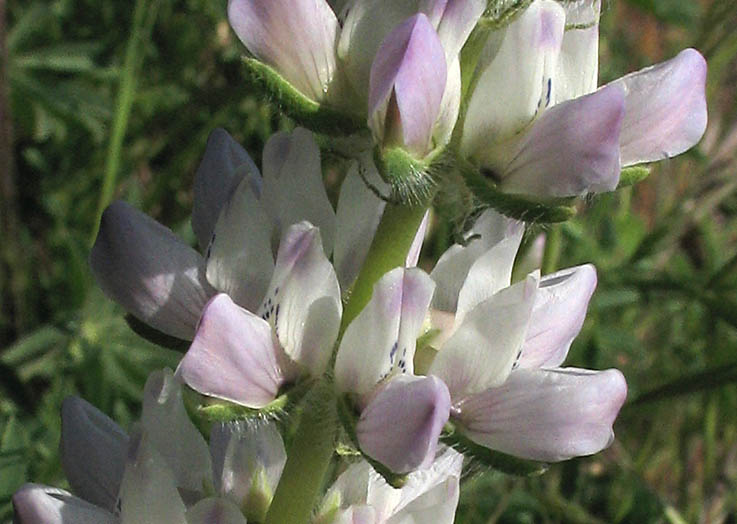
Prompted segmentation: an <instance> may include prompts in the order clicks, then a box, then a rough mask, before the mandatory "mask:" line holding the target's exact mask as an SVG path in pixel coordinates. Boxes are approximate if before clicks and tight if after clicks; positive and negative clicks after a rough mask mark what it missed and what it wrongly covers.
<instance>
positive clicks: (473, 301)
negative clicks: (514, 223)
mask: <svg viewBox="0 0 737 524" xmlns="http://www.w3.org/2000/svg"><path fill="white" fill-rule="evenodd" d="M523 232H524V230H523V228H516V230H515V231H514V232H513V233H512V234H510V236H507V237H506V238H504V239H503V240H501V241H500V242H498V243H497V244H496V245H494V246H493V247H492V248H491V249H489V250H488V251H487V252H486V253H484V254H483V255H481V256H480V257H479V258H478V259H477V260H476V261H475V262H474V263H473V265H472V266H471V269H469V270H468V276H467V277H466V281H465V282H464V283H463V287H462V288H461V291H460V293H459V294H458V309H457V310H456V317H455V327H456V328H457V327H458V326H460V325H461V324H462V323H463V319H464V318H465V317H466V313H468V312H469V311H471V310H472V309H473V308H475V307H476V306H477V305H479V304H480V303H482V302H484V301H485V300H488V299H490V298H491V297H492V296H493V295H494V294H496V293H497V292H499V291H501V290H502V289H504V288H506V287H508V286H509V285H510V284H511V282H512V266H513V265H514V259H515V257H516V256H517V250H518V249H519V245H520V242H521V241H522V234H523Z"/></svg>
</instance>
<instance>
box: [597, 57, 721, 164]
mask: <svg viewBox="0 0 737 524" xmlns="http://www.w3.org/2000/svg"><path fill="white" fill-rule="evenodd" d="M612 84H615V85H621V86H623V87H624V89H625V93H626V97H625V113H624V122H623V123H622V135H621V137H620V144H621V146H622V165H623V166H628V165H632V164H639V163H641V162H652V161H655V160H663V159H664V158H670V157H672V156H675V155H679V154H681V153H683V152H684V151H686V150H687V149H690V148H691V147H692V146H694V145H695V144H696V143H697V142H698V141H699V140H701V137H702V136H703V134H704V131H705V130H706V120H707V114H706V94H705V86H706V61H705V60H704V57H703V56H701V54H699V52H698V51H696V50H694V49H686V50H684V51H681V52H680V53H679V54H678V55H677V56H676V57H675V58H671V59H670V60H668V61H666V62H663V63H660V64H657V65H654V66H651V67H648V68H646V69H642V70H640V71H637V72H636V73H631V74H629V75H627V76H625V77H623V78H620V79H619V80H615V81H614V82H612Z"/></svg>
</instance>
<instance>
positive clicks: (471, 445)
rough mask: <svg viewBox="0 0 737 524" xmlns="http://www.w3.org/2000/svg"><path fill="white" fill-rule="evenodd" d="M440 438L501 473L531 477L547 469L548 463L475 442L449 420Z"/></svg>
mask: <svg viewBox="0 0 737 524" xmlns="http://www.w3.org/2000/svg"><path fill="white" fill-rule="evenodd" d="M440 440H441V441H442V442H443V443H444V444H447V445H448V446H451V447H452V448H453V449H455V450H456V451H458V452H460V453H463V454H464V455H466V456H468V457H472V458H473V459H475V460H477V461H478V462H480V463H481V464H484V465H485V466H488V467H490V468H492V469H495V470H497V471H501V472H502V473H507V474H508V475H516V476H519V477H531V476H537V475H542V474H543V473H545V471H547V469H548V465H547V464H545V463H544V462H536V461H533V460H524V459H521V458H517V457H513V456H512V455H507V454H506V453H501V452H499V451H494V450H493V449H489V448H486V447H484V446H481V445H479V444H476V443H475V442H473V441H472V440H471V439H469V438H468V437H466V436H465V435H463V434H462V433H460V432H459V431H458V429H457V428H456V427H455V425H454V424H453V423H451V422H448V423H447V424H446V425H445V430H444V432H443V435H441V437H440Z"/></svg>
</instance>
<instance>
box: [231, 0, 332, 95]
mask: <svg viewBox="0 0 737 524" xmlns="http://www.w3.org/2000/svg"><path fill="white" fill-rule="evenodd" d="M228 20H229V22H230V25H231V27H232V28H233V30H234V31H235V33H236V34H237V35H238V38H239V39H240V40H241V42H243V44H244V45H245V46H246V47H247V48H248V50H249V51H250V52H251V53H253V54H254V55H255V56H256V58H258V59H259V60H262V61H263V62H265V63H267V64H269V65H270V66H272V67H274V68H275V69H276V70H277V71H278V72H279V73H281V74H282V75H283V76H284V78H286V79H287V80H288V81H289V82H290V83H291V84H292V85H294V86H295V87H296V88H297V89H298V90H300V91H301V92H302V93H304V94H305V95H307V96H308V97H309V98H312V99H313V100H315V101H318V102H320V101H322V100H323V99H325V98H326V96H327V95H328V90H329V88H330V85H331V83H332V82H333V77H334V75H335V72H336V69H337V68H336V63H335V58H336V57H335V46H336V43H337V38H338V31H339V29H340V28H339V25H338V19H337V18H336V16H335V13H333V10H332V9H331V8H330V6H329V5H328V4H327V2H325V1H324V0H229V1H228Z"/></svg>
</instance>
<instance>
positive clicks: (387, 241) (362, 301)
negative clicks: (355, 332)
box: [340, 203, 427, 335]
mask: <svg viewBox="0 0 737 524" xmlns="http://www.w3.org/2000/svg"><path fill="white" fill-rule="evenodd" d="M425 211H427V206H424V205H415V206H410V205H402V204H391V203H389V204H387V205H386V208H385V209H384V215H383V216H382V217H381V222H380V223H379V227H378V229H377V230H376V236H374V240H373V242H372V244H371V247H370V248H369V252H368V254H367V255H366V261H365V262H364V264H363V268H362V269H361V272H360V273H359V274H358V278H357V279H356V283H355V284H354V285H353V290H352V291H351V296H350V298H349V299H348V302H347V303H346V305H345V309H344V311H343V320H342V323H341V326H340V333H341V335H342V334H343V333H344V332H345V329H346V328H347V327H348V325H349V324H350V323H351V321H352V320H353V319H354V318H356V316H357V315H358V313H360V312H361V310H362V309H363V308H364V306H365V305H366V304H367V303H368V301H369V300H370V299H371V295H372V293H373V291H374V284H376V282H377V281H378V280H379V279H380V278H381V277H382V276H383V275H384V273H386V272H387V271H391V270H392V269H394V268H395V267H403V266H404V265H405V261H406V260H407V253H409V248H410V246H411V245H412V240H413V239H414V238H415V235H416V234H417V229H418V228H419V227H420V223H421V222H422V218H423V217H424V216H425Z"/></svg>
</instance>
